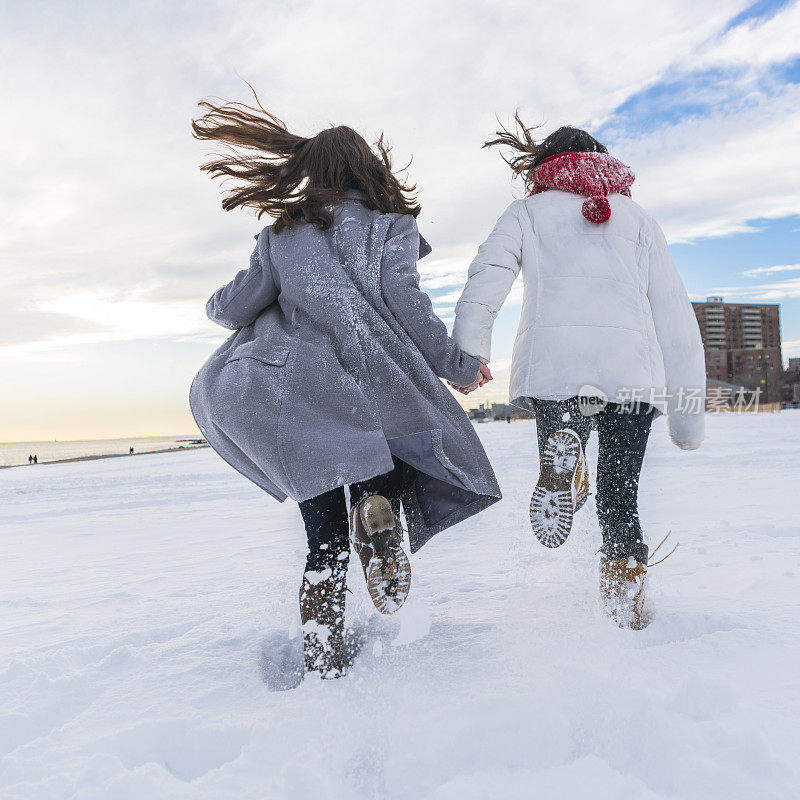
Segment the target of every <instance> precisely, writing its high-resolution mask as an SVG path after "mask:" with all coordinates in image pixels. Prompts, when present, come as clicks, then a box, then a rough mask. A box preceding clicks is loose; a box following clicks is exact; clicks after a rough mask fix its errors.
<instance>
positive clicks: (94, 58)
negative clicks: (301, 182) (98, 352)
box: [0, 0, 746, 341]
mask: <svg viewBox="0 0 800 800" xmlns="http://www.w3.org/2000/svg"><path fill="white" fill-rule="evenodd" d="M745 6H746V2H745V0H715V2H710V0H709V1H708V2H691V1H690V0H678V1H677V2H672V3H662V4H655V5H653V4H648V5H647V6H642V7H632V6H631V4H630V3H626V2H611V3H606V4H604V5H603V6H602V7H599V6H597V5H596V4H594V3H590V2H586V3H584V4H580V7H579V8H577V9H576V8H575V6H574V4H572V5H569V6H566V5H564V4H563V3H560V2H557V1H556V0H550V2H546V3H539V4H537V5H536V7H535V8H534V7H532V6H531V4H530V3H528V2H522V0H507V2H505V3H503V4H496V5H486V4H463V3H457V2H455V0H451V2H442V3H435V4H434V3H426V2H421V1H420V2H411V3H406V4H404V5H403V6H402V7H398V6H396V5H392V6H391V13H390V14H388V10H389V7H388V6H387V5H385V4H382V3H372V4H364V3H349V4H348V3H336V4H332V3H327V2H322V0H315V1H313V2H309V3H305V4H303V5H302V6H299V5H297V4H282V3H267V4H265V3H263V2H255V0H253V1H252V2H240V3H236V4H233V5H231V4H227V3H221V2H213V1H211V0H209V2H205V3H202V4H196V5H195V6H193V9H192V13H191V14H184V13H178V12H177V11H176V10H175V9H174V8H172V7H171V6H170V5H169V4H164V5H156V6H147V7H146V8H145V7H140V6H139V5H138V4H132V3H130V4H125V3H122V4H119V5H117V6H115V11H114V13H113V14H110V13H108V12H107V10H106V9H105V8H104V7H103V6H102V5H98V6H85V7H82V10H81V11H80V12H76V10H75V8H74V6H73V5H72V4H69V3H62V4H60V5H57V4H53V5H51V6H49V7H48V9H47V11H46V12H44V11H39V10H38V9H37V7H36V5H35V4H31V5H27V6H26V5H23V4H20V5H18V6H17V7H16V8H15V10H14V12H13V13H12V14H8V15H7V19H6V21H5V24H4V29H3V32H2V34H0V36H1V37H2V44H3V51H4V56H5V57H4V59H3V62H2V64H0V86H2V89H3V93H4V109H5V115H4V123H3V126H2V127H0V147H2V149H3V153H4V162H5V163H4V175H3V194H2V198H0V218H3V220H4V222H5V225H4V228H3V232H2V234H0V259H2V264H3V270H4V271H7V272H8V273H9V274H12V273H15V272H17V271H22V272H24V273H25V274H26V277H27V279H26V282H25V285H24V286H23V287H20V294H19V296H18V297H19V299H18V302H19V303H20V304H22V305H26V306H30V305H31V304H34V303H40V302H45V303H48V302H56V301H58V298H60V297H62V296H64V295H69V294H71V293H74V290H75V289H76V287H80V288H81V290H84V289H87V288H88V289H91V290H96V291H98V292H107V293H109V294H113V293H114V292H122V293H129V292H131V291H135V292H140V291H141V290H142V288H143V287H152V288H151V293H150V295H149V300H146V299H145V297H144V296H142V297H141V302H143V303H144V302H152V303H153V304H154V305H158V304H159V303H160V302H161V301H162V298H163V299H167V300H169V301H170V302H174V301H180V300H187V301H192V302H197V303H202V302H203V301H204V299H205V298H206V297H207V296H208V294H209V293H210V291H211V290H212V289H213V288H215V287H216V286H217V285H219V283H221V282H222V281H223V280H226V279H228V278H229V277H230V276H231V275H232V274H233V273H234V272H235V271H236V269H238V268H240V267H241V266H242V264H243V263H246V259H247V255H248V254H249V249H250V245H251V244H252V242H251V240H250V236H251V235H252V233H253V232H254V231H255V230H257V229H258V228H259V227H260V225H259V224H258V223H256V222H254V221H253V220H252V218H251V217H248V216H246V215H243V214H230V215H224V214H223V213H222V212H221V211H220V210H219V189H218V187H216V186H212V185H211V183H210V182H209V181H208V180H207V178H206V177H205V176H203V175H202V174H201V173H200V172H199V171H198V169H197V166H198V163H199V162H200V161H201V160H202V157H203V147H202V146H200V145H199V144H198V143H196V142H194V141H193V140H192V139H191V138H190V136H189V130H188V123H189V119H190V117H191V115H192V114H193V113H194V110H195V103H196V101H197V100H198V99H199V98H201V97H203V96H208V95H219V96H223V97H233V98H246V97H247V93H246V89H245V87H244V86H243V84H242V82H241V80H240V79H239V77H238V76H239V75H242V76H245V77H247V78H248V79H250V80H251V81H252V82H253V83H254V85H256V86H257V87H259V89H260V91H261V94H262V98H263V100H264V102H265V103H266V104H267V105H268V107H270V108H274V109H275V110H276V111H277V112H278V113H279V114H280V115H281V116H282V117H283V118H285V119H286V120H287V121H288V122H289V123H290V124H291V125H292V126H295V127H297V128H298V129H299V130H300V131H301V132H302V131H306V132H313V131H315V130H317V129H318V128H319V127H321V126H324V125H326V124H328V123H329V122H339V121H346V122H348V123H350V124H353V125H355V126H357V127H359V128H360V129H362V130H363V131H364V132H365V133H366V134H368V135H370V134H376V133H377V132H378V130H380V129H381V128H385V129H386V131H387V132H388V134H389V135H390V138H391V139H392V141H394V142H395V143H396V144H397V163H404V162H405V161H406V160H407V159H408V158H409V156H410V155H411V154H413V155H414V157H415V158H414V164H413V169H412V174H413V176H414V177H415V178H416V179H417V180H418V182H419V184H420V187H421V190H422V200H423V204H424V215H423V217H422V219H421V224H422V228H423V230H424V231H425V232H426V235H428V237H429V238H430V239H431V240H432V242H433V244H434V245H439V246H441V245H443V246H445V248H447V247H455V248H459V247H460V252H461V253H463V256H460V257H463V258H464V260H465V262H466V263H468V259H469V258H471V254H468V252H467V251H470V250H472V251H474V246H475V245H476V244H477V243H478V242H479V241H480V240H482V239H483V238H484V237H485V235H486V234H487V233H488V231H489V230H490V227H491V225H492V224H493V222H494V220H495V219H496V217H497V216H498V214H499V212H500V211H501V210H502V208H503V207H504V206H505V205H507V203H508V201H509V199H510V198H509V174H508V171H507V169H506V168H505V166H504V165H503V164H502V163H501V162H500V160H499V158H498V157H497V155H496V154H494V153H491V154H490V153H485V152H481V151H480V149H479V148H480V144H481V142H482V141H483V139H484V138H485V136H486V135H487V134H488V133H490V132H491V131H492V130H493V129H494V127H495V126H496V121H495V119H494V115H495V113H499V114H501V115H502V116H503V117H504V118H507V115H508V114H509V113H510V112H511V111H512V110H513V109H514V108H515V107H516V106H517V105H521V106H522V107H523V108H524V109H525V110H526V111H527V113H528V115H529V117H530V118H531V119H537V118H539V117H540V116H541V117H544V118H545V119H546V120H547V122H548V124H556V123H559V122H562V121H565V120H573V121H577V122H580V121H581V120H588V119H593V118H598V117H600V116H602V115H604V114H608V113H609V112H610V111H611V109H613V108H614V107H615V106H616V105H617V104H618V103H619V102H621V101H623V100H624V99H625V98H627V97H628V96H630V95H631V94H632V93H635V92H636V91H638V90H640V89H641V88H642V87H643V86H646V85H648V84H650V83H652V82H653V81H655V80H657V79H658V77H659V75H661V74H663V73H664V71H665V70H667V69H669V68H670V66H671V65H674V64H676V63H680V62H682V61H683V60H685V59H686V58H688V57H689V56H690V55H691V53H692V52H693V51H694V50H696V48H698V47H699V46H701V45H702V43H703V42H705V41H706V40H707V39H709V37H713V36H714V35H716V34H718V33H719V32H720V31H721V30H722V29H723V28H724V26H725V24H726V22H727V20H729V19H730V18H731V17H732V15H734V14H736V13H738V12H739V11H741V10H742V9H743V8H744V7H745ZM542 20H547V25H546V26H545V25H542V24H541V22H542ZM576 20H579V23H578V22H576ZM389 21H390V24H387V23H388V22H389ZM553 29H559V30H568V31H569V36H563V37H561V36H559V37H554V36H552V35H551V34H550V31H551V30H553ZM621 42H635V43H636V46H635V47H620V43H621ZM465 266H466V265H464V267H465ZM439 267H440V269H441V270H442V272H441V274H440V275H438V276H434V275H431V276H430V277H429V278H428V279H427V280H428V281H429V282H428V285H429V286H430V288H437V287H442V288H447V287H449V286H450V285H456V283H453V284H449V283H448V281H450V280H453V281H454V282H455V281H456V278H457V276H459V275H463V268H462V267H461V266H460V265H459V264H457V263H455V261H454V262H453V263H451V264H448V265H444V264H440V265H439ZM153 315H156V316H159V312H158V311H157V310H156V309H154V310H153ZM87 318H88V317H87ZM151 320H152V316H151V315H147V314H142V315H141V317H140V321H139V323H138V325H139V327H140V328H141V335H146V326H147V325H148V324H150V323H151ZM53 332H54V336H55V335H60V334H57V331H56V329H54V331H53ZM89 333H90V331H89V329H88V328H87V336H88V335H89ZM61 341H66V340H61Z"/></svg>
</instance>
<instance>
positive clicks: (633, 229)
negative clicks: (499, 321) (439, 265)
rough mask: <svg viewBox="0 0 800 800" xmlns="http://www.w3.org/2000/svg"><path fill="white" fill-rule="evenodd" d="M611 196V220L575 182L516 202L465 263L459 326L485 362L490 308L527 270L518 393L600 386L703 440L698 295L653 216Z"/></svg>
mask: <svg viewBox="0 0 800 800" xmlns="http://www.w3.org/2000/svg"><path fill="white" fill-rule="evenodd" d="M608 199H609V202H610V204H611V219H610V220H609V221H608V222H604V223H601V224H599V225H597V224H594V223H592V222H589V221H588V220H587V219H585V218H584V217H583V216H582V214H581V205H582V203H583V201H584V200H585V198H584V197H583V196H581V195H577V194H573V193H571V192H566V191H560V190H557V189H551V190H549V191H546V192H542V193H541V194H536V195H533V196H532V197H529V198H527V199H525V200H517V201H516V202H514V203H512V204H511V205H510V206H509V207H508V208H507V209H506V211H505V212H504V213H503V215H502V216H501V217H500V219H499V220H498V222H497V225H495V228H494V230H493V231H492V233H491V234H490V235H489V238H488V239H487V240H486V241H485V242H484V243H483V244H482V245H481V246H480V248H479V250H478V254H477V256H476V257H475V260H474V261H473V262H472V264H471V265H470V268H469V278H468V280H467V284H466V286H465V287H464V291H463V293H462V295H461V299H460V300H459V301H458V304H457V305H456V321H455V327H454V329H453V336H454V338H455V340H456V342H457V343H458V345H459V346H460V347H461V349H462V350H464V351H466V352H467V353H469V354H470V355H473V356H476V357H477V358H479V359H480V360H481V361H483V362H485V363H488V362H489V359H490V356H491V339H492V326H493V324H494V320H495V317H496V315H497V312H498V311H499V310H500V307H501V306H502V305H503V302H504V300H505V299H506V296H507V295H508V293H509V291H510V290H511V286H512V284H513V283H514V279H515V278H516V277H517V275H518V274H519V272H520V270H521V271H522V278H523V281H524V299H523V303H522V313H521V318H520V324H519V330H518V332H517V338H516V341H515V343H514V353H513V358H512V365H511V385H510V395H511V400H512V402H513V401H515V400H519V399H520V398H524V397H535V398H540V399H547V400H563V399H566V398H569V397H574V396H576V395H578V394H583V393H585V391H586V390H585V389H584V387H586V386H587V385H588V386H592V387H596V388H597V389H600V390H601V391H602V392H603V393H605V395H606V396H607V397H608V399H609V400H610V401H611V402H614V401H619V402H621V401H625V400H632V399H633V400H635V399H640V400H642V401H645V402H651V403H653V404H654V405H656V406H657V407H658V408H659V409H660V410H662V411H664V412H666V413H667V415H668V419H669V429H670V435H671V436H672V439H673V441H674V442H675V443H676V444H677V445H678V446H680V447H682V448H684V449H687V450H693V449H695V448H697V447H699V446H700V443H701V442H702V440H703V431H704V413H705V358H704V355H703V345H702V341H701V339H700V331H699V329H698V326H697V319H696V317H695V315H694V311H693V310H692V304H691V302H690V301H689V297H688V296H687V294H686V289H685V287H684V285H683V281H682V280H681V277H680V275H679V274H678V270H677V269H676V267H675V263H674V262H673V260H672V257H671V256H670V253H669V250H668V249H667V243H666V240H665V238H664V234H663V233H662V231H661V229H660V228H659V226H658V224H657V223H656V222H655V221H654V220H653V219H652V218H651V217H650V216H649V215H648V214H647V213H645V211H644V210H643V209H642V208H640V207H639V206H638V205H637V204H636V203H635V202H634V201H633V200H631V199H630V198H629V197H625V196H623V195H620V194H612V195H609V198H608ZM582 389H584V391H583V392H582V391H581V390H582Z"/></svg>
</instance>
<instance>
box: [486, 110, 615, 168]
mask: <svg viewBox="0 0 800 800" xmlns="http://www.w3.org/2000/svg"><path fill="white" fill-rule="evenodd" d="M514 127H515V130H513V131H512V130H509V129H508V128H506V127H504V126H501V128H500V130H499V131H495V138H494V139H487V140H486V142H484V144H483V146H484V147H497V146H500V147H510V148H511V149H512V150H514V151H515V153H516V154H512V155H510V156H506V155H503V154H501V156H502V158H503V160H504V161H505V162H506V163H507V164H508V165H509V166H510V167H511V169H512V170H513V171H514V174H515V175H522V174H527V173H528V172H530V171H531V170H532V169H533V168H534V167H536V166H538V165H539V164H541V163H542V161H544V160H545V159H546V158H550V156H556V155H558V154H559V153H607V152H608V150H607V148H606V146H605V145H604V144H601V143H600V142H598V141H597V139H595V138H594V136H592V135H591V134H589V133H587V132H586V131H584V130H582V129H581V128H573V127H572V126H571V125H565V126H564V127H563V128H559V129H558V130H556V131H553V132H552V133H551V134H548V135H547V136H546V137H545V138H544V139H542V140H541V141H540V142H537V141H536V139H535V138H534V136H533V131H535V130H537V129H538V128H540V127H541V126H540V125H534V126H533V127H528V126H527V125H526V124H525V123H524V122H523V121H522V119H521V118H520V115H519V111H517V112H516V113H515V114H514Z"/></svg>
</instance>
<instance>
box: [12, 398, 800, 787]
mask: <svg viewBox="0 0 800 800" xmlns="http://www.w3.org/2000/svg"><path fill="white" fill-rule="evenodd" d="M665 428H666V426H665V424H664V422H663V420H661V421H659V422H658V423H656V425H655V427H654V433H653V438H652V441H651V446H650V450H649V453H648V456H647V460H646V464H645V471H644V474H643V477H642V484H641V512H642V517H643V521H644V523H645V527H646V530H647V534H648V538H649V540H650V542H651V544H652V543H654V542H657V541H658V540H659V539H660V538H661V537H662V536H663V534H665V533H666V532H667V531H668V530H672V531H673V535H674V536H675V537H676V538H677V539H679V540H680V542H681V546H680V548H679V549H678V551H677V553H676V554H675V555H674V556H672V558H670V559H669V560H668V561H666V562H665V563H664V564H662V565H661V566H658V567H655V568H654V569H653V570H652V573H651V575H652V581H651V587H652V596H653V598H654V601H655V605H656V607H657V613H658V616H657V618H656V619H655V621H654V622H653V624H652V625H651V626H650V627H649V628H648V629H647V630H645V631H642V632H632V631H622V630H619V629H618V628H616V627H615V626H614V625H613V624H612V623H611V622H609V621H608V620H606V619H604V618H603V616H602V615H601V613H600V611H599V609H598V606H597V601H596V595H597V576H596V571H597V556H596V555H595V551H596V550H597V548H598V547H599V545H600V539H599V529H598V525H597V521H596V517H595V510H594V503H593V501H592V500H590V502H589V504H588V506H587V507H586V509H585V510H584V511H582V512H581V513H580V514H579V515H578V517H577V519H576V527H575V529H574V531H573V533H572V536H571V537H570V539H569V540H568V541H567V543H566V544H565V545H564V546H563V547H562V548H560V549H558V550H553V551H551V550H547V549H545V548H544V547H542V546H540V545H539V544H538V543H537V542H536V541H535V539H534V538H533V536H532V535H531V533H530V529H529V526H528V522H527V517H526V512H527V502H528V497H529V494H530V489H531V486H532V483H533V481H534V480H535V477H536V473H537V464H536V445H535V428H534V424H533V423H531V422H516V423H514V424H512V425H506V424H503V423H490V424H486V425H481V426H479V432H480V435H481V437H482V439H483V441H484V443H485V445H486V448H487V450H488V452H489V455H490V457H491V459H492V461H493V462H494V464H495V465H496V468H497V472H498V475H499V478H500V483H501V485H502V487H503V490H504V493H505V499H504V500H503V501H502V502H501V503H499V504H497V505H495V506H494V507H493V508H491V509H489V510H488V511H486V512H485V513H484V514H482V515H481V516H479V517H478V518H477V519H474V520H471V521H469V522H467V523H464V524H462V525H461V526H459V527H457V528H455V529H452V530H450V531H448V532H446V533H444V534H442V535H440V536H438V537H437V538H436V539H434V540H433V541H432V542H431V543H430V544H429V545H427V546H426V547H425V548H423V550H422V551H421V552H420V553H419V554H417V555H416V556H415V557H414V559H413V566H414V569H415V577H414V584H413V586H412V595H411V598H410V599H409V602H408V604H407V606H406V607H405V608H404V609H403V610H402V611H401V612H400V613H399V614H398V615H397V616H396V617H394V618H381V617H378V615H376V614H375V613H374V612H373V611H372V609H371V605H370V603H369V601H368V598H367V596H366V591H365V590H364V587H363V586H362V583H363V581H362V580H361V578H360V575H359V574H357V573H356V572H355V564H354V565H353V571H352V572H351V581H352V586H353V589H354V594H353V595H351V596H350V597H349V601H348V603H349V604H348V614H349V618H350V620H351V623H352V624H353V625H355V626H357V628H359V629H360V631H361V633H362V635H363V636H364V638H365V645H364V648H363V650H362V652H361V655H360V657H359V659H358V661H357V662H356V665H355V667H354V669H353V670H352V672H351V674H350V675H349V676H348V677H347V678H345V679H343V680H340V681H334V682H322V681H319V680H316V679H315V680H307V681H305V682H304V683H302V684H300V685H299V686H297V687H296V688H291V689H288V690H283V691H281V690H280V689H282V688H283V689H286V686H287V685H288V684H291V682H292V680H291V673H292V667H293V666H294V664H295V663H296V660H297V659H299V657H300V655H299V653H300V651H299V640H298V639H297V627H298V618H297V617H298V612H297V589H298V581H299V576H300V573H301V569H302V562H303V555H304V546H303V533H302V527H301V523H300V517H299V513H298V511H297V506H296V505H295V504H293V503H291V502H287V503H285V504H283V505H279V504H277V503H276V502H274V501H273V500H271V499H270V498H268V497H266V496H265V495H263V494H262V493H261V492H260V491H259V490H258V489H257V488H256V487H254V486H252V485H251V484H250V483H248V482H247V481H246V480H244V479H243V478H241V477H240V476H239V475H237V474H236V473H234V472H233V471H232V470H231V469H230V468H229V467H227V466H226V465H225V464H224V463H223V462H222V461H221V460H219V459H218V458H217V457H216V456H215V454H214V453H213V452H211V451H208V450H205V451H199V452H190V453H176V454H165V455H154V456H146V457H142V458H140V459H134V460H122V459H120V460H116V459H115V460H111V461H96V462H86V463H76V464H64V465H51V466H39V467H38V468H27V467H24V468H20V469H15V470H7V471H4V472H3V474H2V476H0V522H2V543H3V553H4V555H3V562H2V564H3V571H2V575H3V578H2V582H0V614H1V615H2V616H0V659H1V660H0V753H2V755H3V756H4V757H3V760H2V762H1V764H0V796H1V797H2V798H4V800H5V799H7V800H12V798H42V799H43V800H59V798H81V799H84V798H103V800H125V799H126V798H130V799H131V800H153V799H154V798H158V799H159V800H160V799H161V798H187V800H188V799H191V800H203V799H204V798H213V799H214V800H228V798H236V799H237V800H246V799H247V798H253V799H254V800H265V799H270V800H271V799H272V798H292V800H305V799H306V798H308V799H309V800H333V799H336V798H343V799H345V800H357V799H358V798H398V799H399V798H402V800H417V798H428V800H472V798H481V800H484V799H485V798H503V800H516V798H525V799H526V800H527V799H528V798H532V797H537V798H567V799H568V800H569V799H570V798H592V799H593V800H600V798H623V797H624V798H626V800H627V799H628V798H635V799H636V800H644V799H647V798H702V799H703V800H709V798H725V800H733V799H734V798H748V799H749V798H758V800H766V799H767V798H781V800H784V799H785V798H790V797H797V796H798V787H800V765H798V761H799V759H798V757H797V751H798V745H800V730H799V728H798V719H799V718H800V685H799V682H798V674H800V670H799V667H800V639H799V637H798V634H799V633H800V615H798V610H800V563H799V561H798V557H799V556H800V523H798V510H797V509H798V487H800V481H799V480H798V478H800V469H798V463H797V462H798V443H799V442H800V412H792V411H789V412H784V413H782V414H779V415H774V416H772V415H760V416H752V415H746V416H733V415H729V416H712V417H710V418H709V420H708V437H707V441H706V444H705V446H704V448H703V449H702V450H700V451H698V452H695V453H684V452H681V451H679V450H678V449H677V448H675V447H673V446H672V445H671V444H670V443H669V441H668V439H667V435H666V431H665ZM589 455H590V458H591V459H593V458H594V457H595V455H596V444H594V443H593V445H592V447H590V451H589Z"/></svg>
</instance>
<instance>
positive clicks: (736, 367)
mask: <svg viewBox="0 0 800 800" xmlns="http://www.w3.org/2000/svg"><path fill="white" fill-rule="evenodd" d="M692 306H693V307H694V313H695V315H696V316H697V322H698V324H699V326H700V334H701V336H702V337H703V347H704V348H705V352H706V375H707V376H708V377H709V378H710V379H712V380H716V381H722V382H724V383H729V384H734V385H737V386H745V387H747V388H749V389H757V388H759V387H760V388H761V400H762V402H767V403H773V402H777V401H779V400H780V399H781V372H782V369H783V364H782V361H781V327H780V311H779V309H780V306H779V305H778V304H777V303H765V304H754V303H726V302H724V300H723V298H721V297H709V298H708V299H707V300H706V302H705V303H692Z"/></svg>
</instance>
